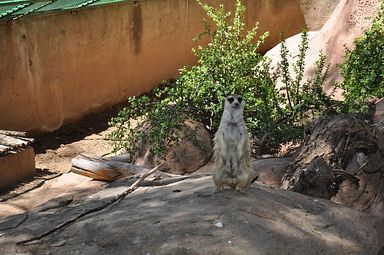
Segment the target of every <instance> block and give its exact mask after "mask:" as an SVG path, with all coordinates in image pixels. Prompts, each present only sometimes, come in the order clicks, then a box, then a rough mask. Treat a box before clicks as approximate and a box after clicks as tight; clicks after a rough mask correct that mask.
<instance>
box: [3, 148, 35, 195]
mask: <svg viewBox="0 0 384 255" xmlns="http://www.w3.org/2000/svg"><path fill="white" fill-rule="evenodd" d="M34 174H35V152H34V151H33V149H32V147H29V146H28V147H25V148H23V149H21V150H19V151H18V152H17V153H10V154H7V155H6V156H3V157H0V192H2V191H5V190H7V189H8V188H10V187H12V186H14V185H16V184H17V183H19V182H21V181H23V180H25V179H26V178H28V177H31V176H33V175H34Z"/></svg>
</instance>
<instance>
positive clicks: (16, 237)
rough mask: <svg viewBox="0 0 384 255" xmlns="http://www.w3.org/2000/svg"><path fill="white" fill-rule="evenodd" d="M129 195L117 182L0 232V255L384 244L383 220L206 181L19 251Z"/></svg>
mask: <svg viewBox="0 0 384 255" xmlns="http://www.w3.org/2000/svg"><path fill="white" fill-rule="evenodd" d="M126 188H127V184H124V182H123V181H120V182H116V183H114V184H113V185H111V187H110V188H107V189H105V190H103V191H101V192H99V193H96V194H94V195H92V197H91V198H88V199H86V200H83V201H82V203H80V204H76V205H71V206H69V207H67V208H62V209H61V210H59V211H56V212H55V213H48V212H36V213H30V214H29V217H28V219H26V220H25V221H24V223H23V224H21V225H20V226H19V227H17V228H15V229H10V230H7V231H0V253H1V254H7V253H8V254H14V253H15V251H17V252H31V253H32V254H57V255H63V254H94V255H97V254H103V255H104V254H112V255H113V254H239V255H240V254H259V255H268V254H280V255H288V254H327V255H344V254H345V255H346V254H349V255H351V254H355V255H358V254H359V255H363V254H364V255H366V254H372V255H376V254H377V252H378V251H379V250H380V249H381V248H382V246H383V243H384V229H383V228H382V226H383V224H384V219H383V218H380V217H376V216H373V215H369V214H366V213H362V212H358V211H355V210H353V209H350V208H347V207H344V206H341V205H337V204H335V203H333V202H331V201H327V200H322V199H314V198H311V197H307V196H304V195H302V194H298V193H294V192H289V191H284V190H280V189H273V188H269V187H266V186H263V185H260V184H258V183H254V184H252V185H251V186H250V187H249V189H248V190H247V193H246V194H245V195H244V194H240V193H238V192H235V191H233V190H230V189H228V190H225V191H223V192H219V193H214V190H215V188H214V185H213V183H212V180H211V177H204V178H199V179H191V180H185V181H182V182H179V183H176V184H172V185H168V186H162V187H143V188H139V189H138V190H136V191H135V192H134V193H132V194H129V195H128V196H127V197H126V198H125V199H123V200H122V201H120V202H119V203H117V204H115V205H113V206H110V207H108V208H107V209H105V210H103V211H101V212H98V213H94V214H90V215H88V216H87V217H85V218H83V219H81V220H78V221H77V222H75V223H74V224H71V225H70V226H68V227H67V228H64V229H62V230H60V231H57V232H54V233H53V234H51V235H49V236H48V237H46V238H43V239H42V240H40V241H38V242H35V243H33V244H28V245H26V246H23V245H21V246H15V242H17V241H21V240H24V239H25V238H28V237H33V236H35V235H37V234H40V233H42V232H44V231H46V230H48V229H50V228H52V227H54V226H56V225H58V224H60V223H61V222H64V221H65V220H68V219H70V218H71V217H74V216H75V215H78V214H80V213H82V212H83V211H84V210H85V209H89V208H93V207H95V206H98V205H100V204H102V203H105V202H106V201H108V200H109V199H111V198H112V197H114V196H116V195H117V194H120V193H121V192H123V191H124V190H125V189H126ZM351 222H353V224H351ZM58 244H60V246H59V247H57V246H58Z"/></svg>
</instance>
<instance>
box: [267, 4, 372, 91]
mask: <svg viewBox="0 0 384 255" xmlns="http://www.w3.org/2000/svg"><path fill="white" fill-rule="evenodd" d="M378 3H379V0H371V1H366V0H355V1H348V0H341V1H340V3H339V4H338V5H337V7H336V8H335V10H334V11H333V13H332V15H331V17H330V18H329V19H328V21H327V22H326V23H325V24H324V26H323V27H322V28H321V29H320V30H319V31H316V32H311V33H309V50H308V52H307V56H306V63H307V66H306V70H305V73H304V78H303V80H304V81H305V80H307V79H308V78H309V77H313V75H314V73H315V68H314V66H315V65H314V63H315V62H316V61H317V60H318V56H319V52H320V51H322V52H323V53H324V54H325V56H326V57H327V62H329V63H330V65H331V66H330V69H329V74H328V78H327V80H326V81H325V86H324V90H325V91H326V92H328V91H330V89H331V88H332V87H331V82H332V81H337V82H340V81H341V80H342V77H341V75H340V70H339V68H338V66H337V65H338V64H341V63H343V62H344V58H345V51H346V48H348V49H353V46H354V45H353V42H354V40H355V38H357V37H360V36H362V35H363V33H364V31H365V30H366V29H367V28H368V27H369V26H370V25H371V22H372V19H371V18H372V16H373V15H374V13H375V10H376V9H377V6H378ZM300 40H301V36H300V34H297V35H294V36H292V37H290V38H288V39H287V40H286V44H287V48H288V50H289V51H290V55H289V58H290V60H291V61H290V62H291V63H294V62H295V58H296V57H297V56H298V45H299V44H300ZM266 55H267V56H269V57H270V58H271V59H272V68H275V67H277V64H278V62H279V61H280V44H278V45H277V46H275V47H274V48H272V49H271V50H270V51H268V52H267V53H266ZM337 96H340V91H339V92H338V93H337Z"/></svg>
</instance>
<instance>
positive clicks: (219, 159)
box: [213, 95, 252, 193]
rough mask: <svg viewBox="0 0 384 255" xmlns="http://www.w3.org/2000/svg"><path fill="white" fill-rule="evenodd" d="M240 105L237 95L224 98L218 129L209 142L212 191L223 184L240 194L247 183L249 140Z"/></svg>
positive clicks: (249, 174) (248, 179)
mask: <svg viewBox="0 0 384 255" xmlns="http://www.w3.org/2000/svg"><path fill="white" fill-rule="evenodd" d="M244 105H245V101H244V99H243V98H242V97H241V96H239V95H230V96H227V97H226V98H225V104H224V111H223V115H222V117H221V120H220V125H219V129H218V130H217V132H216V134H215V137H214V139H213V142H214V148H213V150H214V152H213V157H214V165H215V169H214V172H213V182H214V183H215V185H216V188H217V189H216V191H220V190H222V189H224V186H225V185H227V186H229V187H231V188H234V189H236V190H238V191H240V192H242V193H244V192H245V188H246V187H247V186H248V185H249V184H250V183H251V177H252V176H251V160H250V141H249V135H248V132H247V128H246V126H245V122H244V117H243V110H244Z"/></svg>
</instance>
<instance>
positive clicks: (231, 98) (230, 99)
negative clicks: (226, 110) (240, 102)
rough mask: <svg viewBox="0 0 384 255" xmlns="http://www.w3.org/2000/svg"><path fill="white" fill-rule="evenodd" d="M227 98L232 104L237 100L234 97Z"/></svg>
mask: <svg viewBox="0 0 384 255" xmlns="http://www.w3.org/2000/svg"><path fill="white" fill-rule="evenodd" d="M227 100H228V102H229V103H230V104H232V103H233V101H235V99H234V98H233V97H229V98H227Z"/></svg>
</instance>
